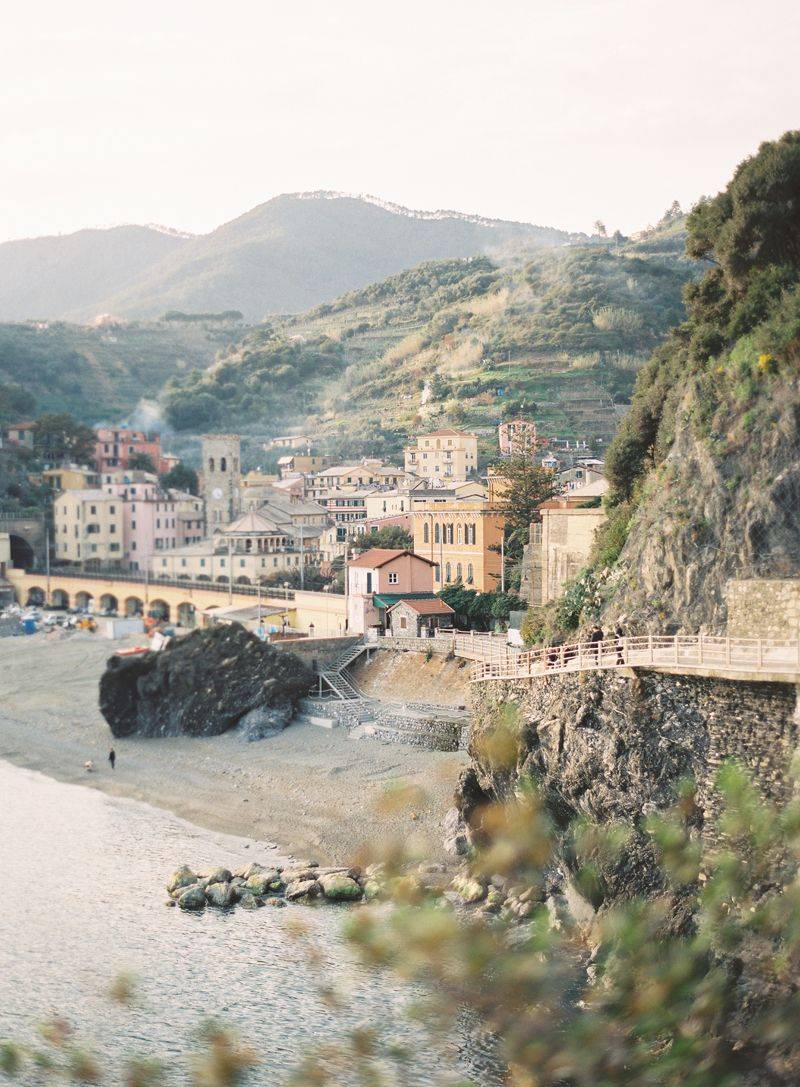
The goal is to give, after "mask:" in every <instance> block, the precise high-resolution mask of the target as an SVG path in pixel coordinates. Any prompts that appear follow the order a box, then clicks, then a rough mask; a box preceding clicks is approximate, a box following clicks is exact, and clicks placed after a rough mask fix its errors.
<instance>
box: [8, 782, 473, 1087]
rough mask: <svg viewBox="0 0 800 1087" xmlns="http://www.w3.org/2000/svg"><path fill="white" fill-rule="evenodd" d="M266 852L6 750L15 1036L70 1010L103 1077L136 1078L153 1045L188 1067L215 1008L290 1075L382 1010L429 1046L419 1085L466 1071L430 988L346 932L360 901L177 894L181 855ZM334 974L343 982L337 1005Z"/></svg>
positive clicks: (388, 1025)
mask: <svg viewBox="0 0 800 1087" xmlns="http://www.w3.org/2000/svg"><path fill="white" fill-rule="evenodd" d="M254 860H258V861H262V862H264V861H267V860H271V861H274V860H275V857H274V854H271V853H270V852H269V851H268V850H266V849H265V848H264V846H263V845H259V844H258V843H256V842H251V841H248V840H247V839H243V838H236V837H232V836H230V835H223V834H215V833H212V832H210V831H207V830H203V829H200V828H199V827H196V826H193V825H191V824H190V823H187V822H185V821H183V820H181V819H178V818H176V817H175V816H173V815H171V814H170V813H169V812H165V811H162V810H160V809H156V808H153V807H150V806H148V805H147V804H143V803H139V802H137V801H132V800H124V799H118V798H112V797H108V796H105V795H103V794H102V793H99V792H97V791H95V790H93V789H89V788H86V787H84V786H80V785H67V784H62V783H60V782H57V781H54V780H52V779H51V778H48V777H46V776H44V775H42V774H39V773H36V772H33V771H29V770H24V769H20V768H18V767H16V766H12V765H11V764H9V763H7V762H4V761H2V760H0V888H2V891H1V892H0V897H1V899H2V901H1V903H0V1043H2V1041H3V1040H4V1039H10V1040H13V1041H15V1042H19V1043H33V1042H36V1040H37V1038H38V1037H39V1029H40V1025H41V1024H42V1023H43V1022H46V1021H48V1020H50V1019H52V1017H54V1016H56V1017H59V1018H64V1019H65V1020H67V1021H68V1022H69V1023H70V1024H71V1027H72V1028H73V1029H74V1031H75V1038H76V1039H77V1040H78V1041H79V1043H80V1045H81V1047H82V1048H84V1049H85V1050H87V1051H89V1052H91V1053H93V1054H95V1055H96V1056H97V1058H98V1060H99V1062H100V1064H101V1066H102V1067H103V1068H104V1069H105V1070H106V1076H107V1078H106V1079H105V1080H104V1082H108V1083H117V1082H122V1066H123V1063H124V1058H126V1057H132V1056H151V1057H157V1058H159V1059H160V1060H162V1061H164V1062H165V1063H166V1065H167V1067H168V1069H169V1072H170V1074H169V1079H170V1082H173V1081H174V1082H176V1083H181V1082H184V1083H185V1082H187V1074H186V1067H187V1061H189V1060H190V1059H191V1056H192V1054H194V1053H195V1052H196V1051H197V1048H198V1041H197V1039H198V1031H199V1030H200V1028H201V1027H202V1025H203V1023H204V1022H207V1021H208V1020H210V1019H213V1020H215V1021H218V1022H219V1023H221V1024H223V1025H226V1026H227V1027H228V1028H231V1029H232V1030H233V1031H234V1032H235V1034H236V1035H237V1036H238V1038H240V1039H241V1041H242V1042H243V1043H246V1044H247V1045H248V1046H249V1047H250V1048H251V1049H252V1050H254V1052H255V1055H256V1057H257V1059H258V1061H259V1064H258V1066H257V1067H256V1069H255V1070H254V1072H253V1073H252V1074H251V1076H250V1078H249V1079H248V1082H250V1083H254V1084H261V1083H264V1084H266V1083H269V1084H280V1083H283V1082H286V1081H288V1079H289V1077H290V1075H291V1073H292V1071H293V1070H294V1069H295V1068H296V1067H297V1065H298V1063H299V1062H300V1061H301V1060H302V1059H303V1058H304V1057H306V1056H308V1055H310V1054H312V1053H314V1052H315V1051H317V1050H318V1048H319V1047H320V1046H321V1045H322V1046H325V1045H328V1044H329V1043H331V1042H336V1041H337V1040H343V1039H344V1038H345V1036H346V1035H348V1033H349V1032H350V1031H351V1030H352V1028H354V1027H363V1026H369V1027H371V1028H373V1029H377V1030H378V1032H379V1034H380V1037H381V1038H382V1039H383V1040H384V1041H386V1042H387V1043H389V1044H397V1045H399V1046H403V1047H407V1048H410V1049H411V1050H412V1051H414V1052H415V1053H416V1054H417V1055H418V1056H419V1055H421V1054H422V1053H424V1054H425V1057H424V1060H416V1061H415V1062H414V1064H413V1065H412V1067H410V1068H408V1069H406V1072H405V1079H404V1082H406V1083H408V1084H409V1085H417V1084H419V1085H428V1084H434V1083H440V1082H441V1079H442V1076H443V1075H446V1074H448V1073H452V1072H453V1071H455V1070H456V1065H457V1064H459V1063H460V1062H459V1058H458V1056H457V1053H456V1049H457V1046H456V1044H455V1043H454V1044H453V1047H452V1049H450V1048H449V1047H448V1046H445V1047H444V1049H442V1050H436V1049H431V1047H430V1044H429V1039H428V1037H427V1035H426V1034H425V1033H424V1032H423V1031H422V1028H421V1027H419V1026H418V1025H415V1024H414V1023H413V1022H412V1021H411V1019H410V1018H409V1012H410V1011H411V1009H412V1008H413V1006H414V1004H415V1002H416V1001H417V999H418V997H419V995H420V994H419V992H418V991H415V990H414V989H412V988H410V987H408V986H406V985H405V984H403V983H400V982H398V980H397V979H396V978H395V977H394V976H391V975H389V974H386V973H384V972H380V971H375V970H371V969H367V968H365V967H364V966H362V965H361V964H360V963H359V962H358V961H357V957H356V955H355V954H354V952H353V950H352V949H351V947H350V946H348V944H347V942H346V941H345V939H344V938H343V934H342V926H343V922H344V920H345V916H346V913H347V910H348V909H352V908H353V907H345V906H335V905H324V904H320V905H318V906H311V907H310V906H302V905H295V904H289V905H287V907H286V908H284V909H277V908H270V907H264V908H263V909H259V910H254V911H246V910H241V909H233V910H230V911H219V910H213V909H207V910H205V911H203V912H202V913H197V914H194V913H185V912H184V911H182V910H180V909H177V908H172V909H170V908H167V907H166V905H165V902H166V899H167V895H166V892H165V883H166V880H167V878H168V876H169V874H170V872H172V871H173V870H174V869H175V868H176V867H177V866H178V865H179V864H182V863H186V864H189V865H190V866H191V867H193V868H195V869H196V870H200V871H202V870H204V869H206V870H207V869H209V868H211V867H212V866H218V865H225V866H226V867H229V868H236V867H237V866H239V865H242V864H246V863H247V862H249V861H254ZM356 908H358V907H356ZM120 975H125V976H127V977H129V978H131V979H132V981H133V1000H132V1002H131V1003H129V1004H121V1003H119V1002H117V1001H115V1000H113V999H111V997H110V995H109V994H110V990H111V988H112V986H113V985H114V982H115V979H117V978H118V977H120ZM327 986H332V987H333V989H334V991H336V992H338V994H339V999H338V1000H337V1001H336V1005H335V1006H334V1005H332V1004H331V1002H330V1001H329V1000H328V999H327V997H326V993H325V989H326V987H327ZM2 1078H3V1077H2V1072H0V1081H2ZM349 1080H350V1076H349V1074H344V1075H337V1081H338V1082H342V1083H346V1082H348V1081H349ZM356 1081H357V1076H356V1075H355V1074H354V1075H353V1078H352V1082H356ZM23 1082H24V1081H23Z"/></svg>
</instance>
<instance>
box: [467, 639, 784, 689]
mask: <svg viewBox="0 0 800 1087" xmlns="http://www.w3.org/2000/svg"><path fill="white" fill-rule="evenodd" d="M449 640H450V641H451V642H452V643H453V652H454V653H455V655H456V656H460V657H464V658H466V659H467V660H471V661H472V662H473V666H472V676H471V678H472V681H473V682H475V683H481V682H486V681H489V680H496V679H535V678H539V677H544V676H551V675H559V674H563V673H565V672H596V671H606V670H613V669H630V668H646V669H649V670H655V671H660V672H668V673H672V674H680V675H683V674H686V675H692V674H694V675H703V676H711V677H715V678H721V679H726V678H728V679H738V680H756V681H762V682H770V681H772V682H780V683H800V640H787V641H776V640H771V639H767V638H730V637H726V636H715V635H708V634H688V635H687V634H670V635H656V634H645V635H642V636H639V637H633V638H620V639H616V638H613V639H606V640H605V641H602V642H574V643H572V644H569V645H561V646H551V647H548V648H544V649H533V650H527V651H525V650H518V649H515V648H514V647H513V646H509V645H507V644H505V643H504V642H501V641H500V639H498V638H490V637H488V636H486V635H474V634H456V635H455V636H452V635H451V636H450V638H449Z"/></svg>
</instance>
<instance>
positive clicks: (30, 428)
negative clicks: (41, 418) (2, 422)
mask: <svg viewBox="0 0 800 1087" xmlns="http://www.w3.org/2000/svg"><path fill="white" fill-rule="evenodd" d="M35 430H36V423H10V424H8V425H6V427H5V428H4V429H3V431H2V435H3V442H0V446H2V445H3V444H5V445H16V446H18V447H19V448H21V449H27V450H29V451H32V450H33V439H34V433H35Z"/></svg>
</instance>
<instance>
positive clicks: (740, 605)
mask: <svg viewBox="0 0 800 1087" xmlns="http://www.w3.org/2000/svg"><path fill="white" fill-rule="evenodd" d="M726 602H727V607H728V629H727V633H728V635H729V636H730V637H731V638H774V639H775V640H776V641H791V640H793V639H795V638H797V637H798V636H800V578H747V579H743V580H741V581H729V582H728V586H727V592H726Z"/></svg>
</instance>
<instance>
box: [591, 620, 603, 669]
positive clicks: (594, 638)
mask: <svg viewBox="0 0 800 1087" xmlns="http://www.w3.org/2000/svg"><path fill="white" fill-rule="evenodd" d="M603 638H604V634H603V628H602V627H601V626H600V624H599V623H595V625H594V626H593V627H592V633H591V634H590V635H589V641H590V642H591V643H592V644H593V645H596V646H597V667H598V668H599V667H600V665H601V664H602V663H603Z"/></svg>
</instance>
